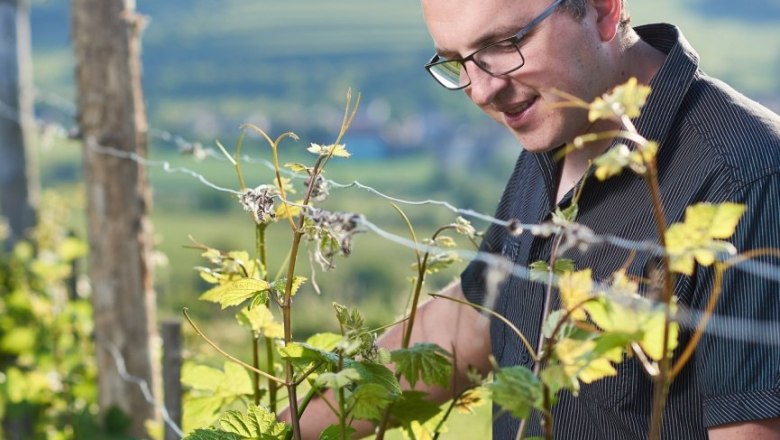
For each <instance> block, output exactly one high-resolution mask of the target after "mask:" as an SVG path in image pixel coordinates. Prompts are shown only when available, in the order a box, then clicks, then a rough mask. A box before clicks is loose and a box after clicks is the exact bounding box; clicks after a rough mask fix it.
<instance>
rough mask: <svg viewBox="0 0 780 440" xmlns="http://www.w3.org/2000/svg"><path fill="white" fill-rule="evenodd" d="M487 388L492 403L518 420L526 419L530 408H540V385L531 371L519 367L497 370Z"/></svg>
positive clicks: (541, 394)
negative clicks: (491, 397)
mask: <svg viewBox="0 0 780 440" xmlns="http://www.w3.org/2000/svg"><path fill="white" fill-rule="evenodd" d="M487 388H488V389H489V390H490V392H491V395H492V396H493V402H494V403H496V404H497V405H499V406H501V408H503V409H504V410H506V411H508V412H509V413H511V414H512V415H513V416H515V417H517V418H519V419H523V418H525V417H528V414H529V412H530V411H531V408H540V407H541V406H542V398H543V393H542V383H541V382H540V381H539V378H538V377H536V376H535V375H534V373H533V372H532V371H531V370H529V369H528V368H525V367H523V366H520V365H517V366H514V367H507V368H502V369H500V370H498V371H497V372H496V374H495V379H494V380H493V382H492V383H490V384H488V385H487Z"/></svg>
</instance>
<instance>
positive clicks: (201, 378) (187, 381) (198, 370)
mask: <svg viewBox="0 0 780 440" xmlns="http://www.w3.org/2000/svg"><path fill="white" fill-rule="evenodd" d="M222 377H223V373H222V371H220V370H218V369H216V368H212V367H208V366H206V365H195V364H193V363H190V362H186V363H185V364H184V365H183V366H182V369H181V383H182V384H184V385H187V386H189V387H192V388H194V389H196V390H208V391H215V390H216V389H217V387H218V386H219V382H220V381H221V380H222Z"/></svg>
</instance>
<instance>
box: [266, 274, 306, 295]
mask: <svg viewBox="0 0 780 440" xmlns="http://www.w3.org/2000/svg"><path fill="white" fill-rule="evenodd" d="M305 282H306V277H302V276H297V275H296V276H295V277H294V278H293V282H292V286H291V289H290V295H295V294H296V293H298V289H300V288H301V286H303V283H305ZM286 288H287V278H279V279H278V280H276V281H274V282H273V283H272V284H271V290H273V291H275V292H278V293H279V294H283V293H284V291H285V289H286Z"/></svg>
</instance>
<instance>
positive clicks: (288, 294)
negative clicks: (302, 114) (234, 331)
mask: <svg viewBox="0 0 780 440" xmlns="http://www.w3.org/2000/svg"><path fill="white" fill-rule="evenodd" d="M359 102H360V95H358V98H357V100H356V102H355V106H354V107H353V108H352V112H350V106H351V105H352V92H351V90H350V91H348V92H347V104H346V109H345V111H344V119H343V120H342V122H341V130H340V131H339V134H338V136H337V139H336V142H335V144H338V143H339V142H340V141H341V138H342V137H343V136H344V134H345V133H346V131H347V128H348V127H349V125H350V123H351V122H352V120H353V119H354V117H355V114H356V113H357V105H358V103H359ZM255 129H256V130H259V131H260V133H262V130H260V129H259V128H256V127H255ZM263 134H264V133H263ZM287 136H290V137H293V138H295V139H297V137H295V135H294V134H292V133H285V134H282V135H281V136H279V137H278V138H277V139H276V141H275V142H273V143H272V145H271V150H272V152H273V157H274V171H275V173H276V179H277V182H278V185H279V191H280V192H281V196H282V199H283V200H282V202H283V203H284V204H285V206H286V207H287V208H288V209H287V213H288V215H287V218H288V220H289V222H290V228H291V230H292V233H293V242H292V246H290V259H289V261H288V263H287V282H286V284H285V288H284V298H283V299H282V321H283V325H284V345H285V346H287V345H289V344H290V343H291V342H292V340H293V338H292V290H293V283H294V281H295V263H296V261H297V259H298V251H299V249H300V246H301V239H302V238H303V232H302V229H303V226H304V222H305V220H306V218H305V217H306V216H305V213H304V212H301V214H300V215H299V216H298V224H297V225H296V224H295V222H294V221H293V219H292V215H291V210H290V209H289V207H290V205H289V204H288V202H287V197H286V195H285V192H284V185H283V184H282V178H281V166H280V165H279V154H278V144H279V142H280V141H281V140H282V139H284V138H285V137H287ZM266 138H267V139H268V137H267V136H266ZM333 152H334V149H331V151H330V152H329V153H328V154H326V155H321V156H319V157H318V158H317V161H316V163H315V166H314V169H313V170H312V172H311V175H310V177H311V179H310V181H309V187H308V188H307V190H306V196H305V198H304V200H303V206H308V205H309V202H310V200H311V194H312V192H313V191H314V185H315V184H316V181H317V176H319V175H320V173H321V172H322V167H323V166H324V165H325V164H326V163H327V162H328V160H329V159H330V158H331V157H332V156H333ZM284 374H285V379H286V380H285V386H286V387H287V400H288V401H289V405H290V407H289V410H290V414H292V415H293V417H292V420H291V422H292V431H293V438H294V439H295V440H301V422H300V417H298V396H297V386H296V384H295V381H294V375H295V372H294V371H293V365H292V361H291V360H290V359H286V360H285V363H284ZM341 416H342V415H340V417H341Z"/></svg>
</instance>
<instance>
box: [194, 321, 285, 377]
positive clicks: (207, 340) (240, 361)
mask: <svg viewBox="0 0 780 440" xmlns="http://www.w3.org/2000/svg"><path fill="white" fill-rule="evenodd" d="M182 313H183V314H184V318H186V319H187V322H189V323H190V325H191V326H192V329H193V330H195V333H197V334H198V336H200V337H201V338H203V340H204V341H206V343H207V344H209V345H210V346H211V347H212V348H214V349H215V350H217V352H219V354H221V355H222V356H225V357H226V358H228V359H230V360H231V361H233V362H235V363H237V364H238V365H241V366H242V367H244V368H246V369H247V370H249V371H252V372H255V373H258V374H260V375H261V376H263V377H265V378H266V379H268V380H272V381H274V382H276V383H279V384H282V385H286V382H285V381H284V380H283V379H279V378H278V377H276V376H273V375H271V374H268V373H266V372H265V371H263V370H258V369H257V368H255V367H253V366H251V365H249V364H247V363H246V362H244V361H242V360H241V359H238V358H236V357H235V356H233V355H231V354H229V353H228V352H226V351H225V350H223V349H222V348H220V347H219V346H218V345H217V344H216V343H215V342H214V341H212V340H211V339H209V338H208V337H207V336H206V335H205V334H204V333H203V332H202V331H201V330H200V328H198V326H197V325H195V322H194V321H193V320H192V318H191V317H190V315H189V313H187V308H186V307H185V308H184V309H182Z"/></svg>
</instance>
